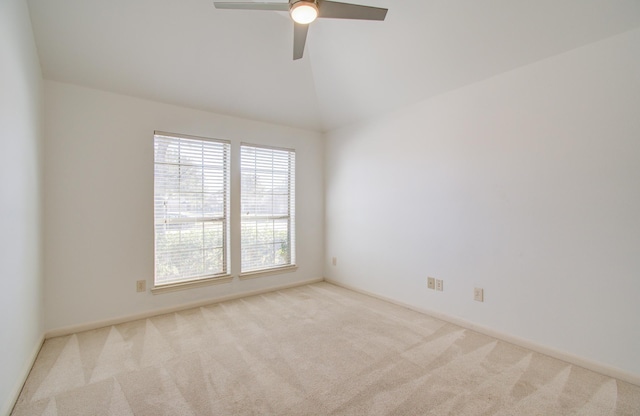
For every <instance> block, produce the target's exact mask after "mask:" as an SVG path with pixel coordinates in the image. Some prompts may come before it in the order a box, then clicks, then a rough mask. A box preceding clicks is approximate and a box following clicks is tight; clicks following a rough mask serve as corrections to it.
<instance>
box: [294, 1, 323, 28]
mask: <svg viewBox="0 0 640 416" xmlns="http://www.w3.org/2000/svg"><path fill="white" fill-rule="evenodd" d="M289 13H290V14H291V18H292V19H293V21H294V22H296V23H300V24H301V25H308V24H309V23H311V22H313V21H314V20H316V18H317V17H318V6H317V5H316V2H315V1H304V0H302V1H298V2H297V3H294V4H293V5H291V9H290V10H289Z"/></svg>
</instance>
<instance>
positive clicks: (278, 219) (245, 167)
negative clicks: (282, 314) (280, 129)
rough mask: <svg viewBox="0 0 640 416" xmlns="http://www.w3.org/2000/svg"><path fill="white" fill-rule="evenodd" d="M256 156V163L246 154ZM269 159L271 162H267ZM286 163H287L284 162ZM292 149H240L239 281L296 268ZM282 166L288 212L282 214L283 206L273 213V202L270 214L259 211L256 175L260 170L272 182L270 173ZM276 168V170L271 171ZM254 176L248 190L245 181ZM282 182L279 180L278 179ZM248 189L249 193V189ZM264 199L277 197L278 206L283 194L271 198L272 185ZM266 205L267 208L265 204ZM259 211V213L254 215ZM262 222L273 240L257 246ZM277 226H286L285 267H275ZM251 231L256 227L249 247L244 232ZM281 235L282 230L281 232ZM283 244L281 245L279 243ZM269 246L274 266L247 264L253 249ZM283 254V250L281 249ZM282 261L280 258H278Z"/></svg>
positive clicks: (252, 146) (248, 146) (250, 146)
mask: <svg viewBox="0 0 640 416" xmlns="http://www.w3.org/2000/svg"><path fill="white" fill-rule="evenodd" d="M251 151H253V152H259V153H260V157H259V158H260V159H261V160H260V161H258V160H257V159H258V157H252V156H251V155H250V154H249V152H251ZM269 155H270V157H271V162H269V161H268V160H267V159H265V158H268V157H269ZM285 159H286V161H285ZM295 159H296V154H295V149H286V148H279V147H272V146H264V145H256V144H249V143H241V146H240V177H241V189H240V194H241V208H240V209H241V215H240V218H241V227H240V228H241V229H240V241H241V244H240V245H241V250H240V257H241V259H240V264H241V266H240V278H252V277H257V276H258V275H262V274H265V273H270V272H276V273H277V272H282V271H285V270H287V269H290V270H294V269H295V268H296V236H295V235H296V227H295V223H296V221H295V218H296V215H295V205H296V204H295V175H296V174H295ZM284 165H286V166H287V174H286V176H287V189H288V192H287V196H286V199H287V202H286V204H287V212H286V213H284V212H282V211H281V208H282V204H280V211H279V212H275V211H276V208H275V205H276V204H275V203H273V202H272V208H271V212H266V211H265V208H266V207H265V206H264V205H261V206H260V208H259V209H258V208H257V206H258V202H257V196H256V195H257V192H256V189H257V185H256V183H257V181H258V176H257V175H258V173H259V171H260V170H262V171H263V172H264V173H266V174H267V175H271V177H272V178H273V172H274V170H275V168H277V167H280V168H282V167H283V166H284ZM274 167H275V168H274ZM251 176H253V180H252V181H251V182H252V183H251V185H250V186H247V180H248V177H251ZM281 178H282V177H281ZM248 188H251V189H248ZM252 191H253V192H252ZM262 195H263V196H267V198H269V197H271V198H272V201H273V200H274V199H275V198H277V197H280V199H281V202H282V201H283V200H284V199H283V198H282V196H283V194H279V195H277V196H276V197H274V195H275V194H274V188H273V184H272V188H271V193H269V192H267V193H266V194H264V193H263V194H262ZM267 205H268V204H267ZM257 211H261V212H257ZM260 222H262V224H263V225H264V223H269V222H271V225H272V227H273V230H274V231H273V239H271V240H270V241H269V242H266V243H263V244H259V243H258V238H257V233H258V231H257V230H258V224H259V223H260ZM277 224H279V225H280V226H282V224H286V227H287V231H286V241H284V243H285V244H286V249H285V250H287V251H288V253H287V254H286V257H285V259H286V260H287V261H285V262H284V263H282V262H280V263H278V262H277V261H276V259H277V258H278V256H277V254H276V253H275V246H276V245H277V244H278V241H279V240H278V239H277V238H276V226H277ZM250 227H255V230H252V231H253V232H255V233H256V239H255V241H254V242H253V243H248V241H247V235H245V232H246V233H247V234H248V232H247V230H248V229H250ZM280 232H282V230H280ZM280 243H281V244H282V242H280ZM260 245H262V246H268V245H272V246H273V249H274V262H273V264H266V265H265V266H263V267H258V266H257V263H256V261H255V258H254V259H253V260H254V261H253V262H251V263H253V264H248V263H249V262H248V255H247V253H248V252H250V251H251V250H252V249H254V250H255V249H256V248H257V247H258V246H260ZM281 250H282V249H281ZM280 258H282V256H280Z"/></svg>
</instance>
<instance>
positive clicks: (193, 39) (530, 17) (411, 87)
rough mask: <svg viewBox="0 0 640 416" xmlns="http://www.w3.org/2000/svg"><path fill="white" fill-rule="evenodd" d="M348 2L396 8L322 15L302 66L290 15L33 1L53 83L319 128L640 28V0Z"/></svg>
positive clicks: (200, 2) (207, 0) (158, 3)
mask: <svg viewBox="0 0 640 416" xmlns="http://www.w3.org/2000/svg"><path fill="white" fill-rule="evenodd" d="M227 1H229V0H227ZM274 1H277V0H274ZM342 1H346V2H352V3H358V4H366V5H371V6H376V7H385V8H388V9H389V13H388V15H387V19H386V20H385V21H384V22H369V21H353V20H329V19H319V20H317V21H316V22H314V23H312V26H311V27H310V30H309V37H308V40H307V47H306V50H305V55H304V57H303V58H302V59H300V60H297V61H294V60H293V59H292V49H293V25H292V22H291V20H290V19H289V17H288V15H287V14H286V13H281V12H266V11H237V10H220V9H216V8H214V6H213V2H212V0H108V1H105V0H28V3H29V7H30V11H31V18H32V24H33V29H34V34H35V38H36V43H37V47H38V51H39V55H40V61H41V65H42V71H43V76H44V77H45V78H46V79H50V80H55V81H60V82H68V83H73V84H78V85H83V86H87V87H92V88H97V89H102V90H107V91H113V92H117V93H122V94H127V95H132V96H136V97H141V98H147V99H152V100H156V101H160V102H166V103H171V104H177V105H182V106H186V107H191V108H197V109H203V110H208V111H213V112H216V113H221V114H228V115H234V116H239V117H244V118H250V119H254V120H261V121H268V122H274V123H279V124H285V125H290V126H297V127H302V128H306V129H311V130H318V131H327V130H332V129H335V128H337V127H340V126H342V125H345V124H349V123H353V122H356V121H359V120H362V119H366V118H370V117H374V116H376V115H379V114H382V113H384V112H387V111H390V110H393V109H395V108H398V107H401V106H403V105H407V104H411V103H414V102H417V101H419V100H421V99H425V98H428V97H431V96H434V95H438V94H441V93H443V92H446V91H449V90H452V89H456V88H459V87H462V86H464V85H468V84H471V83H474V82H477V81H480V80H482V79H486V78H489V77H492V76H495V75H497V74H500V73H502V72H505V71H509V70H511V69H514V68H517V67H520V66H523V65H527V64H529V63H532V62H535V61H538V60H540V59H544V58H546V57H549V56H553V55H556V54H558V53H562V52H564V51H567V50H570V49H573V48H576V47H579V46H582V45H585V44H588V43H591V42H595V41H598V40H600V39H604V38H606V37H610V36H613V35H615V34H618V33H622V32H624V31H627V30H631V29H634V28H637V27H640V1H639V0H352V1H349V0H342ZM285 3H286V1H285Z"/></svg>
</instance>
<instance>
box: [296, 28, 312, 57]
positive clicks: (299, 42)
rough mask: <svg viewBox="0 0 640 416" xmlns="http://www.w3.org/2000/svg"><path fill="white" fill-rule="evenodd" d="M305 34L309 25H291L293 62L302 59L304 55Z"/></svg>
mask: <svg viewBox="0 0 640 416" xmlns="http://www.w3.org/2000/svg"><path fill="white" fill-rule="evenodd" d="M307 32H309V25H301V24H300V23H294V24H293V60H294V61H295V60H296V59H300V58H302V55H303V54H304V44H305V43H306V42H307Z"/></svg>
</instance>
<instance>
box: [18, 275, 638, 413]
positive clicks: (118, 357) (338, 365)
mask: <svg viewBox="0 0 640 416" xmlns="http://www.w3.org/2000/svg"><path fill="white" fill-rule="evenodd" d="M13 414H14V415H16V416H18V415H38V416H40V415H43V416H53V415H65V416H66V415H82V416H88V415H118V416H125V415H150V416H151V415H152V416H158V415H505V416H506V415H545V416H549V415H598V416H600V415H640V387H637V386H633V385H631V384H628V383H624V382H622V381H619V380H615V379H612V378H609V377H606V376H603V375H600V374H597V373H594V372H591V371H587V370H585V369H582V368H579V367H576V366H572V365H570V364H567V363H565V362H562V361H559V360H556V359H552V358H549V357H547V356H544V355H541V354H538V353H535V352H532V351H529V350H526V349H523V348H520V347H516V346H514V345H511V344H508V343H505V342H502V341H498V340H496V339H494V338H491V337H488V336H484V335H481V334H478V333H475V332H472V331H468V330H465V329H462V328H460V327H457V326H455V325H451V324H448V323H445V322H442V321H439V320H437V319H433V318H431V317H428V316H425V315H422V314H420V313H417V312H413V311H410V310H408V309H405V308H402V307H398V306H395V305H392V304H389V303H387V302H383V301H380V300H377V299H373V298H370V297H367V296H364V295H360V294H357V293H354V292H351V291H349V290H345V289H342V288H339V287H336V286H333V285H330V284H328V283H318V284H314V285H309V286H304V287H300V288H295V289H288V290H283V291H279V292H274V293H269V294H265V295H261V296H254V297H249V298H245V299H240V300H235V301H230V302H225V303H220V304H214V305H211V306H206V307H202V308H195V309H190V310H186V311H183V312H179V313H172V314H167V315H162V316H158V317H154V318H150V319H146V320H139V321H134V322H130V323H125V324H121V325H115V326H111V327H107V328H102V329H97V330H93V331H87V332H81V333H77V334H74V335H70V336H65V337H59V338H52V339H49V340H47V341H46V342H45V344H44V346H43V348H42V350H41V352H40V354H39V356H38V358H37V360H36V363H35V365H34V367H33V369H32V371H31V374H30V375H29V378H28V380H27V382H26V384H25V387H24V389H23V391H22V394H21V396H20V398H19V400H18V403H17V405H16V408H15V409H14V412H13Z"/></svg>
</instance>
